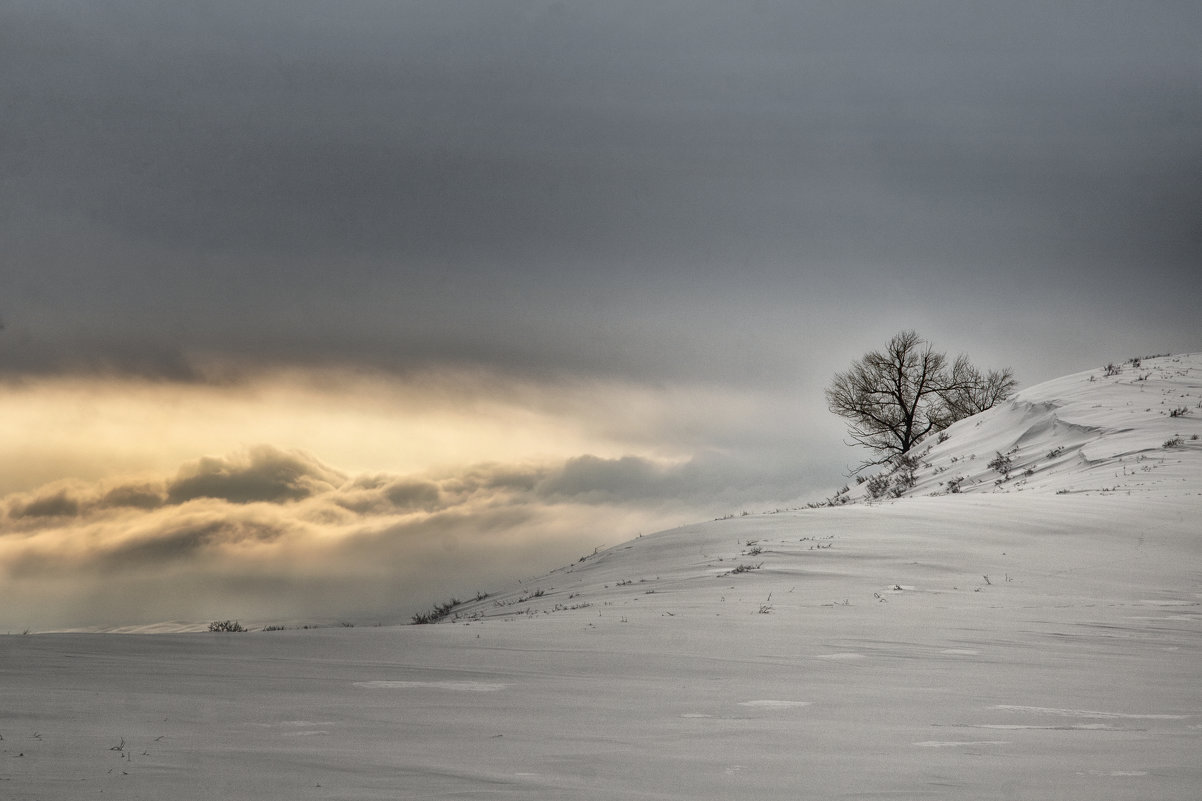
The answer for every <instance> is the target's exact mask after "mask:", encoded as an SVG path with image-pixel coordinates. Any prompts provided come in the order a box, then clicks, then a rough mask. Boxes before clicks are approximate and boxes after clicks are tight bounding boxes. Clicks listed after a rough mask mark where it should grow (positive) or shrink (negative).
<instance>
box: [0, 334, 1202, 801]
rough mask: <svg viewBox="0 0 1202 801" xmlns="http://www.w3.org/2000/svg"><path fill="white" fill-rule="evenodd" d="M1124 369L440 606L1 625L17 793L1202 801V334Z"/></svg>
mask: <svg viewBox="0 0 1202 801" xmlns="http://www.w3.org/2000/svg"><path fill="white" fill-rule="evenodd" d="M1105 372H1106V371H1105V370H1100V369H1099V370H1093V371H1090V372H1087V373H1081V374H1078V375H1074V376H1068V377H1066V378H1063V379H1059V380H1056V381H1052V382H1049V383H1047V384H1043V385H1040V386H1036V387H1032V388H1030V389H1028V390H1026V391H1024V392H1022V393H1020V394H1019V395H1018V396H1017V397H1016V398H1015V400H1014V401H1013V402H1012V403H1008V404H1006V405H1004V406H1003V407H999V408H997V409H995V410H991V411H990V412H988V413H986V414H984V415H981V416H979V417H977V418H972V419H969V420H964V421H962V422H960V423H958V424H957V425H955V426H953V427H952V428H950V429H949V430H948V431H947V437H946V439H945V440H944V441H943V442H936V443H933V444H932V447H931V449H930V451H929V453H926V454H924V455H923V456H922V457H921V461H920V463H919V464H918V466H917V467H916V470H915V482H914V484H913V486H910V487H905V488H903V489H902V491H901V492H900V493H898V494H899V495H900V496H901V497H893V493H890V492H886V493H884V494H883V495H882V497H881V498H880V499H879V500H875V501H872V502H868V501H867V500H866V495H867V486H868V485H867V483H865V484H862V485H857V486H855V487H854V488H852V489H850V490H849V491H848V492H847V493H840V495H839V497H838V498H836V499H835V502H834V504H833V505H831V506H825V507H822V508H809V509H802V510H788V511H776V512H772V513H766V514H755V515H743V516H737V517H733V518H729V519H723V520H714V521H709V522H705V523H700V524H697V525H691V526H684V527H681V528H677V529H673V530H670V531H665V532H661V533H658V534H653V535H648V536H645V537H640V538H637V539H635V540H633V541H631V542H628V543H625V544H622V545H619V546H617V547H614V548H610V549H608V550H605V551H601V552H598V553H589V554H582V555H581V558H580V560H579V561H577V562H576V563H574V564H571V565H566V566H564V567H563V568H561V569H559V570H557V571H554V572H552V573H550V574H547V575H543V576H539V577H536V578H532V579H529V580H526V581H523V582H522V583H521V584H520V585H518V586H514V587H511V588H502V589H501V590H499V591H494V592H493V593H492V594H491V595H489V596H487V597H482V598H480V599H478V600H473V601H471V602H469V603H462V604H457V605H456V606H455V607H454V608H453V610H451V613H450V614H449V615H447V616H446V618H444V622H443V623H442V624H440V625H430V626H400V627H393V628H355V629H322V630H308V631H275V632H250V633H246V634H208V633H204V634H186V635H162V636H156V637H135V636H118V635H104V636H99V635H77V634H63V635H44V636H34V637H8V638H0V736H3V738H4V739H3V740H2V741H0V795H2V796H3V797H5V798H14V799H34V798H37V799H43V800H53V799H74V798H82V797H93V796H99V795H101V794H102V793H103V794H104V795H105V796H113V797H120V798H126V799H159V798H173V799H202V798H204V799H211V798H235V797H237V798H250V797H253V798H265V799H277V798H278V799H285V798H286V799H296V798H306V799H334V798H447V799H466V798H512V799H523V800H525V799H600V798H647V799H730V798H756V799H769V798H780V799H797V798H815V799H836V798H845V799H851V798H855V799H863V798H882V799H883V798H898V799H900V798H923V799H949V800H950V799H955V800H956V801H963V799H1019V798H1021V799H1080V800H1081V801H1096V799H1099V798H1105V799H1150V798H1155V799H1181V800H1182V801H1185V800H1186V799H1189V800H1190V801H1192V800H1193V799H1196V798H1197V797H1198V788H1199V787H1202V767H1200V766H1199V762H1198V759H1197V756H1198V754H1199V753H1200V752H1202V445H1200V444H1199V441H1198V440H1197V439H1194V437H1195V435H1197V434H1199V432H1202V408H1199V405H1198V404H1199V402H1200V401H1202V356H1200V355H1196V354H1195V355H1189V356H1175V357H1164V358H1158V359H1145V360H1143V361H1142V364H1141V365H1139V366H1138V367H1136V366H1135V365H1132V364H1127V365H1123V366H1122V368H1121V370H1120V371H1119V373H1118V374H1117V375H1104V373H1105ZM998 455H1001V456H1004V457H1007V456H1008V457H1009V458H1010V461H1011V464H1010V471H1009V473H1010V474H1009V478H1007V477H1006V476H1005V473H1004V471H1002V472H999V471H998V470H997V469H996V468H995V467H989V462H991V461H994V460H996V458H997V456H998ZM1028 471H1030V472H1029V473H1028ZM957 477H959V481H958V482H957V483H958V490H959V491H958V492H951V491H950V490H949V487H948V482H949V480H952V479H955V478H957ZM457 592H459V588H447V594H446V596H445V597H444V598H441V599H432V600H438V601H446V600H448V599H449V598H450V597H451V596H453V595H455V594H456V593H457Z"/></svg>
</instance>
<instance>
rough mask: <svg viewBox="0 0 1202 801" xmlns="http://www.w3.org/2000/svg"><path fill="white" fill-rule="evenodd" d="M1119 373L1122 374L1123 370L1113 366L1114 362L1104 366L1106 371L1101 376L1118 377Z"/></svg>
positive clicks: (1115, 365)
mask: <svg viewBox="0 0 1202 801" xmlns="http://www.w3.org/2000/svg"><path fill="white" fill-rule="evenodd" d="M1121 372H1123V368H1122V367H1120V366H1119V365H1117V364H1115V363H1114V362H1111V363H1110V364H1108V365H1106V369H1105V371H1104V373H1103V374H1104V375H1107V376H1112V375H1118V374H1119V373H1121Z"/></svg>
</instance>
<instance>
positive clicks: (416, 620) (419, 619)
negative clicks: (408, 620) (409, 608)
mask: <svg viewBox="0 0 1202 801" xmlns="http://www.w3.org/2000/svg"><path fill="white" fill-rule="evenodd" d="M459 604H460V601H459V599H458V598H452V599H451V600H449V601H447V602H446V603H444V604H436V605H435V606H434V608H433V609H431V610H430V611H428V612H418V613H417V614H416V615H414V616H413V618H412V620H413V624H414V625H415V626H422V625H426V624H429V623H437V622H438V621H440V620H442V619H443V618H444V617H446V616H447V615H449V614H451V610H453V609H454V608H455V607H457V606H459Z"/></svg>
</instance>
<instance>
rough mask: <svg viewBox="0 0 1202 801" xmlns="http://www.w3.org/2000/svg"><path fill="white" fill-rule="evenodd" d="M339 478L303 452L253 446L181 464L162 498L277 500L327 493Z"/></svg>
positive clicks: (178, 500) (174, 500) (175, 501)
mask: <svg viewBox="0 0 1202 801" xmlns="http://www.w3.org/2000/svg"><path fill="white" fill-rule="evenodd" d="M345 480H346V477H345V476H343V475H342V474H340V473H338V472H336V471H334V470H331V469H330V468H328V467H325V466H324V465H322V464H320V463H318V462H317V461H315V460H314V459H312V458H311V457H308V456H306V455H304V454H299V453H285V452H283V451H280V450H277V449H276V448H272V447H270V446H259V447H257V448H254V449H252V450H251V451H250V452H249V453H247V454H246V455H245V456H242V457H237V458H234V459H225V458H218V457H205V458H203V459H200V460H199V461H197V462H196V463H195V464H192V465H188V466H186V467H184V468H182V469H181V470H180V473H179V475H178V476H177V477H176V478H175V479H174V480H173V481H171V482H170V483H168V485H167V500H168V501H169V502H170V503H173V504H180V503H184V502H186V501H190V500H193V499H195V498H220V499H222V500H226V501H229V502H231V503H255V502H268V503H282V502H286V501H298V500H301V499H302V498H308V497H310V496H312V495H315V494H318V493H322V492H329V491H330V490H331V489H333V488H334V487H335V486H338V485H341V484H342V483H343V482H344V481H345Z"/></svg>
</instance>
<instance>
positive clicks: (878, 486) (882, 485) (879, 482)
mask: <svg viewBox="0 0 1202 801" xmlns="http://www.w3.org/2000/svg"><path fill="white" fill-rule="evenodd" d="M866 488H867V490H868V497H869V498H872V499H873V500H876V499H877V498H880V497H882V496H884V494H885V493H886V492H888V490H889V476H887V475H885V474H884V473H877V474H876V475H875V476H873V477H872V478H870V479H868V484H867V487H866Z"/></svg>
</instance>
